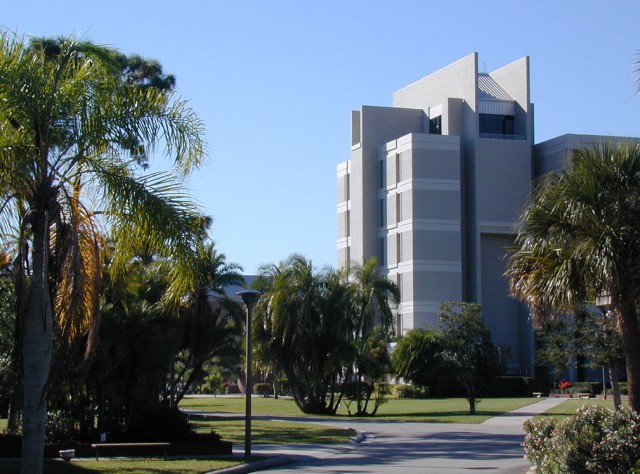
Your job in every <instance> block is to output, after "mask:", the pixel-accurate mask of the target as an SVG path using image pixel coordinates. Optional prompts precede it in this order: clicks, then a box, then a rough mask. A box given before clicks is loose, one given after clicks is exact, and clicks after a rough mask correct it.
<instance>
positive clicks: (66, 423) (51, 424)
mask: <svg viewBox="0 0 640 474" xmlns="http://www.w3.org/2000/svg"><path fill="white" fill-rule="evenodd" d="M78 434H79V433H78V428H77V426H76V421H75V420H74V418H73V416H72V415H71V413H69V412H67V411H63V410H49V412H48V413H47V424H46V427H45V438H46V440H47V443H50V444H57V443H68V442H70V441H77V440H78Z"/></svg>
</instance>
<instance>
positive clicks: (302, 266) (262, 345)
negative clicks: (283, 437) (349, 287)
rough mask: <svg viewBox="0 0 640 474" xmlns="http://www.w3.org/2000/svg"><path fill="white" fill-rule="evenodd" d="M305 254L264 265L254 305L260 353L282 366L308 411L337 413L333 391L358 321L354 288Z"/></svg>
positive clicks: (277, 367)
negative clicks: (351, 301) (350, 293)
mask: <svg viewBox="0 0 640 474" xmlns="http://www.w3.org/2000/svg"><path fill="white" fill-rule="evenodd" d="M336 278H337V277H335V275H332V274H331V272H326V273H318V272H316V270H315V269H314V267H313V265H312V263H311V262H310V261H308V260H307V259H305V258H304V257H303V256H301V255H292V256H291V257H289V258H288V259H287V260H285V261H283V262H281V263H280V264H279V265H277V266H276V265H268V266H265V267H263V268H262V269H261V272H260V278H259V281H258V282H257V284H256V285H255V286H256V288H257V289H259V290H261V291H262V292H263V295H262V297H261V298H260V300H259V302H258V304H257V305H256V308H255V311H254V321H253V324H254V327H253V330H254V333H253V334H254V338H255V347H256V348H257V355H258V357H257V358H258V359H259V360H261V361H262V362H263V363H269V364H272V366H273V367H274V368H275V370H276V371H282V372H283V373H284V374H285V375H286V377H287V379H288V381H289V384H290V386H291V391H292V394H293V399H294V401H295V403H296V404H297V405H298V407H299V408H300V410H302V411H303V412H304V413H316V414H322V413H325V414H327V413H335V410H336V409H337V401H336V400H335V399H334V396H333V392H334V391H335V390H334V387H335V383H336V378H337V376H338V374H339V372H340V370H341V369H342V367H343V366H344V360H342V355H343V352H344V351H348V349H346V347H348V341H349V337H350V333H351V330H352V326H351V323H350V316H349V308H350V306H349V302H348V300H347V299H346V296H347V294H348V292H347V291H346V286H345V285H344V283H340V282H339V281H338V280H337V279H336Z"/></svg>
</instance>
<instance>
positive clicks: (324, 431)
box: [189, 417, 356, 444]
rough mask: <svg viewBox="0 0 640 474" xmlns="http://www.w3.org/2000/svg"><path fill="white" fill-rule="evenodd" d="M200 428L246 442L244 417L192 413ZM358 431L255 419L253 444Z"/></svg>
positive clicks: (327, 440) (320, 439)
mask: <svg viewBox="0 0 640 474" xmlns="http://www.w3.org/2000/svg"><path fill="white" fill-rule="evenodd" d="M189 421H190V422H191V425H192V426H193V427H194V429H195V430H196V431H200V432H204V433H208V432H209V431H211V430H214V431H215V432H217V433H219V434H221V435H222V439H223V440H224V441H231V442H232V443H234V444H242V443H244V419H242V420H239V419H215V420H211V419H205V418H198V417H191V419H190V420H189ZM355 434H356V433H355V431H354V430H350V429H346V428H338V427H332V426H323V425H318V424H314V423H297V422H284V421H263V420H252V422H251V442H252V443H253V444H335V443H346V442H347V441H349V438H351V437H352V436H355Z"/></svg>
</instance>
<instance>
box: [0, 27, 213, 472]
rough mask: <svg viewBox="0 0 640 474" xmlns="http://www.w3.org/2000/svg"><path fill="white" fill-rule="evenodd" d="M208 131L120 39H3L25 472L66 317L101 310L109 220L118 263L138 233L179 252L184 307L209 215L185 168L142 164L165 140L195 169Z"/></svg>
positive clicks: (4, 219)
mask: <svg viewBox="0 0 640 474" xmlns="http://www.w3.org/2000/svg"><path fill="white" fill-rule="evenodd" d="M202 135H203V126H202V124H201V122H200V121H199V120H198V118H197V117H196V116H195V114H194V113H193V112H192V111H191V110H190V109H188V108H187V107H186V105H185V103H184V102H183V101H181V100H180V99H179V98H177V97H173V96H172V95H171V94H167V93H166V92H163V91H160V90H159V89H158V88H155V87H138V86H136V85H135V84H130V83H127V81H124V80H123V75H122V67H121V64H120V63H119V62H118V60H117V57H116V53H115V52H114V51H113V50H111V49H109V48H105V47H100V46H96V45H94V44H92V43H89V42H81V41H77V40H73V39H69V38H60V39H57V40H41V39H33V40H31V42H30V43H29V44H27V43H26V42H25V41H23V40H22V39H20V38H16V37H13V36H10V35H8V34H3V35H2V37H1V38H0V171H1V172H0V195H1V196H2V203H3V205H2V207H0V211H1V212H2V213H1V214H0V225H1V226H2V230H6V229H8V228H9V227H10V226H12V225H19V226H21V229H23V230H21V231H20V235H26V236H28V238H29V241H30V245H29V246H28V255H23V256H22V258H23V259H27V258H28V260H29V265H28V269H29V270H30V273H29V274H28V301H27V303H26V308H25V312H24V324H23V367H24V402H23V405H24V406H23V408H24V418H23V443H22V472H25V473H26V472H29V473H33V472H41V471H42V455H43V443H44V425H45V419H46V387H47V381H48V375H49V367H50V361H51V346H52V338H53V327H54V320H55V321H56V322H58V323H59V324H60V326H61V327H68V328H69V330H76V329H79V326H77V325H76V324H75V323H74V321H88V320H89V321H90V320H91V317H92V315H95V314H96V313H97V311H96V309H97V302H98V298H97V291H98V288H99V286H98V280H97V278H98V274H99V271H97V269H99V268H100V251H99V250H100V245H99V239H100V237H99V235H100V233H99V232H98V229H99V228H101V227H105V228H110V229H113V230H114V231H113V235H114V242H115V245H116V252H115V253H114V255H115V257H114V260H113V262H112V264H113V267H114V271H116V272H117V271H118V269H121V268H123V266H124V265H125V264H126V263H127V262H128V261H129V260H130V259H131V258H132V256H133V254H134V250H133V249H132V246H131V243H132V242H136V244H138V245H140V244H142V243H143V244H144V245H145V246H146V247H147V248H148V249H150V251H152V252H156V253H158V254H160V255H168V254H169V253H172V254H173V258H174V261H175V266H174V268H173V270H172V275H173V276H175V278H174V279H172V281H171V286H170V288H169V291H168V292H167V295H166V298H167V299H168V300H171V301H174V302H175V304H176V305H177V302H178V299H179V296H180V295H181V294H184V289H185V288H186V287H187V286H188V282H189V281H190V280H192V277H193V275H192V273H191V272H190V271H189V268H190V260H191V255H192V252H191V249H192V248H193V246H194V240H195V239H197V238H199V236H200V235H202V233H203V232H204V229H205V227H206V225H207V222H208V220H207V219H206V218H204V217H203V216H202V215H201V214H200V213H199V212H198V210H197V209H196V208H195V206H194V205H193V204H192V203H191V201H190V200H189V199H188V197H187V196H186V194H185V193H184V191H183V187H182V184H181V182H179V181H178V180H176V178H175V177H174V175H172V174H169V173H154V174H150V175H147V176H143V175H142V174H141V173H140V172H139V171H138V168H136V167H137V166H138V162H139V158H140V156H139V153H138V152H139V151H140V146H142V147H144V150H145V154H146V152H147V151H148V150H149V151H150V150H153V149H154V146H156V145H158V144H159V143H162V144H163V145H164V147H165V150H166V153H167V155H169V156H171V157H172V158H173V159H174V163H175V165H176V170H177V177H183V176H186V175H187V174H188V173H189V172H190V171H191V170H192V169H194V168H195V167H197V166H198V165H199V164H200V163H201V162H202V158H203V151H204V142H203V138H202ZM10 202H14V203H15V206H10V205H8V203H10ZM65 321H69V324H68V325H67V324H66V323H65Z"/></svg>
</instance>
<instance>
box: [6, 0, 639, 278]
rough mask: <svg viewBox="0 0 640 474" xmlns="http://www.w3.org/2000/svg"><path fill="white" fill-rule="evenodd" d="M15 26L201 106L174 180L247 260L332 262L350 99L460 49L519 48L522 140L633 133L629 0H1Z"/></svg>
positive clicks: (423, 71) (381, 101)
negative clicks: (526, 64) (159, 76)
mask: <svg viewBox="0 0 640 474" xmlns="http://www.w3.org/2000/svg"><path fill="white" fill-rule="evenodd" d="M2 3H4V5H3V6H2V15H1V16H0V22H1V23H0V24H1V25H2V26H3V27H4V28H6V29H9V30H12V31H15V32H17V33H19V34H21V35H34V36H59V35H77V34H80V35H82V36H83V37H84V38H85V39H89V40H92V41H94V42H96V43H99V44H106V45H110V46H113V47H116V48H118V49H120V50H122V51H123V52H126V53H138V54H140V55H142V56H144V57H148V58H154V59H158V60H159V61H160V62H161V63H162V64H163V66H164V68H165V71H166V72H169V73H172V74H175V75H176V76H177V79H178V92H179V93H180V95H181V96H182V97H183V98H185V99H188V100H189V102H190V105H191V106H192V107H193V108H194V109H195V110H196V112H197V113H198V114H199V115H200V117H201V118H202V119H203V120H204V122H205V124H206V127H207V140H208V143H209V155H210V164H209V165H208V166H207V167H206V168H204V169H203V170H202V171H201V172H200V173H199V174H198V175H196V176H194V177H193V178H192V179H191V181H190V182H189V187H190V188H191V190H192V192H193V194H194V196H195V198H196V199H197V201H198V202H199V203H200V204H201V206H202V207H203V210H204V212H205V213H206V214H208V215H210V216H212V217H213V218H214V225H213V229H212V234H211V236H212V238H213V240H215V241H216V242H217V246H218V249H219V250H220V251H222V252H224V253H225V254H226V255H227V259H228V260H229V261H233V262H237V263H239V264H241V265H242V266H243V267H244V269H245V271H246V272H247V273H252V272H255V271H256V269H257V267H258V266H259V265H260V264H262V263H277V262H279V261H280V260H282V259H284V258H286V257H287V256H289V255H290V254H291V253H294V252H297V253H302V254H303V255H305V256H307V257H308V258H310V259H312V261H313V262H314V264H315V265H316V266H318V267H322V266H324V265H335V262H336V250H335V248H336V242H335V241H336V184H335V175H336V165H337V164H338V163H339V162H342V161H345V160H347V159H348V158H349V150H350V123H349V117H350V111H351V110H353V109H359V108H360V106H361V105H381V106H388V105H391V102H392V94H393V92H394V91H396V90H398V89H400V88H402V87H404V86H405V85H407V84H409V83H411V82H413V81H415V80H417V79H418V78H420V77H423V76H425V75H427V74H429V73H431V72H433V71H435V70H437V69H440V68H441V67H444V66H446V65H447V64H449V63H451V62H453V61H455V60H457V59H459V58H461V57H463V56H465V55H467V54H469V53H471V52H474V51H477V52H478V53H479V61H480V65H484V67H483V69H486V70H487V71H491V70H493V69H496V68H498V67H501V66H502V65H504V64H507V63H509V62H511V61H514V60H516V59H518V58H520V57H522V56H527V55H528V56H530V57H531V97H532V101H533V102H534V103H535V113H536V116H535V127H536V141H537V142H539V141H543V140H546V139H549V138H552V137H554V136H557V135H561V134H564V133H592V134H611V135H623V136H630V135H637V136H640V96H638V95H636V94H635V86H634V79H635V78H636V75H635V74H634V62H635V61H636V60H638V59H640V56H638V51H639V50H640V29H639V28H638V21H639V18H640V2H638V0H620V1H618V0H616V1H612V2H602V1H595V0H593V1H591V0H580V1H575V0H563V1H557V0H556V1H546V0H542V1H541V0H536V1H516V0H505V1H494V0H482V1H478V0H469V1H455V0H447V1H439V2H434V1H428V0H406V1H405V0H400V1H377V0H367V1H364V0H353V1H342V0H325V1H315V2H312V1H303V0H294V1H277V0H276V1H272V2H268V1H264V0H246V1H242V0H238V1H235V0H227V1H223V0H219V1H218V0H199V1H198V0H193V1H186V2H179V1H173V2H169V1H165V0H156V1H154V2H150V1H143V0H133V1H132V0H129V1H126V2H125V1H122V0H111V1H109V2H94V1H87V0H83V1H79V0H78V1H65V0H57V1H52V2H46V1H33V0H21V1H9V0H4V2H2Z"/></svg>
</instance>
